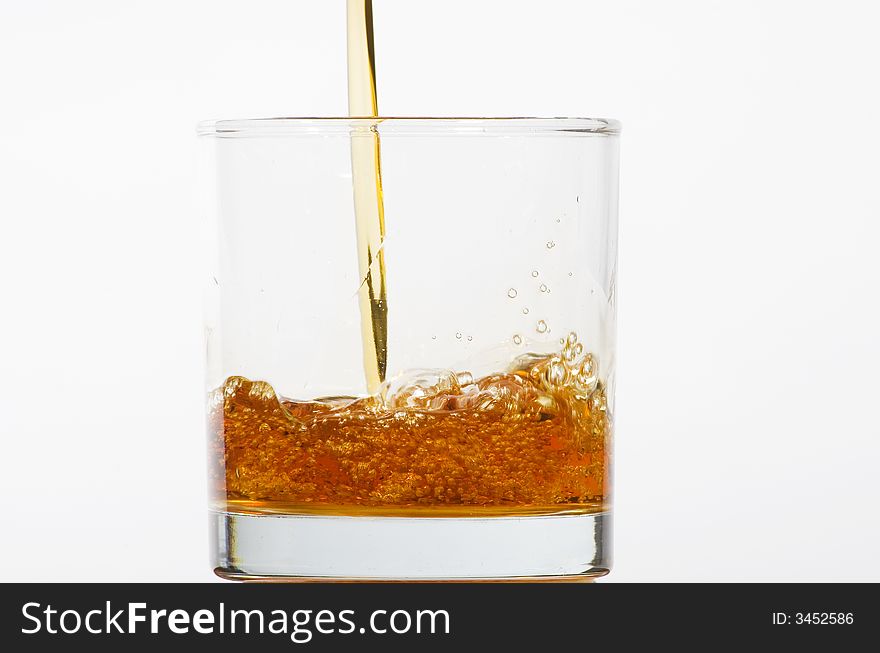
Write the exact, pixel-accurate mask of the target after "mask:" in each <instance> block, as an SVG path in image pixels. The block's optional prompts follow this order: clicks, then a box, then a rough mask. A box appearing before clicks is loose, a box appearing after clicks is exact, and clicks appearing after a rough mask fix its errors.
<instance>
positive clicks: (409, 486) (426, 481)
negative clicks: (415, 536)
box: [209, 334, 611, 514]
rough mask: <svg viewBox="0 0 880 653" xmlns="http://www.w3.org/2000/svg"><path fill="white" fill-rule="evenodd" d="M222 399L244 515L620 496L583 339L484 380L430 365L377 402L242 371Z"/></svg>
mask: <svg viewBox="0 0 880 653" xmlns="http://www.w3.org/2000/svg"><path fill="white" fill-rule="evenodd" d="M209 405H210V407H211V413H210V420H211V424H212V433H213V442H212V446H213V447H215V449H216V455H215V456H213V457H212V459H213V460H216V461H218V462H220V465H219V466H218V467H217V468H215V469H214V470H213V474H212V475H213V477H214V482H215V484H216V486H215V487H216V491H217V498H218V499H219V500H220V501H221V502H223V501H225V502H227V507H229V508H231V509H243V510H254V511H278V512H309V511H310V510H315V511H321V512H323V513H334V512H335V513H337V514H364V513H369V512H374V513H376V512H380V513H381V512H385V513H392V514H393V513H395V512H418V511H420V510H433V511H435V512H436V511H437V510H445V511H450V512H456V511H457V512H459V513H465V514H479V513H481V512H489V513H495V512H497V513H508V514H511V513H512V514H518V513H521V514H528V513H535V512H560V511H565V510H579V511H595V510H600V509H602V507H603V505H604V504H605V501H606V499H607V494H608V478H607V475H606V470H607V469H608V453H609V440H610V437H611V425H610V419H609V415H608V410H607V406H606V400H605V389H604V387H603V386H602V384H601V383H600V382H599V381H598V377H597V374H596V364H595V361H594V360H593V357H592V356H591V355H590V354H588V353H584V350H583V346H582V345H581V344H580V343H578V342H577V337H576V336H575V335H574V334H571V335H570V336H569V337H568V339H567V340H566V342H565V345H564V346H563V347H562V349H561V350H560V351H559V352H558V353H556V354H552V355H546V356H537V355H533V354H527V355H525V356H522V357H520V358H518V359H517V360H515V361H514V362H513V364H512V365H511V366H510V367H509V369H507V370H505V371H502V372H499V373H497V374H492V375H489V376H486V377H483V378H480V379H476V380H475V379H473V378H471V375H470V374H468V373H466V372H463V373H457V374H456V373H453V372H451V371H443V370H417V371H413V372H410V373H408V374H405V375H401V376H398V377H395V378H394V379H391V380H389V381H388V382H385V383H383V384H382V385H381V387H380V390H379V392H378V393H376V394H374V395H372V396H369V397H366V398H360V399H357V398H327V399H322V400H314V401H293V400H288V399H283V398H280V397H279V396H278V395H277V394H276V393H275V391H274V389H273V388H272V386H271V385H269V384H268V383H266V382H263V381H250V380H248V379H245V378H243V377H230V378H229V379H227V381H226V383H225V384H224V385H223V387H221V388H218V389H217V390H215V391H214V392H213V394H212V396H211V400H210V404H209Z"/></svg>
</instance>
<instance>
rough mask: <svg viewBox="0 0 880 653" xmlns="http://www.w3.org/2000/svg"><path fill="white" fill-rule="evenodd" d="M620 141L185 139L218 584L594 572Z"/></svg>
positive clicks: (406, 131)
mask: <svg viewBox="0 0 880 653" xmlns="http://www.w3.org/2000/svg"><path fill="white" fill-rule="evenodd" d="M618 133H619V125H618V124H617V123H616V122H615V121H612V120H599V119H587V118H552V119H539V118H492V119H484V118H378V119H349V118H280V119H263V120H222V121H214V122H209V123H203V124H201V125H200V126H199V134H200V144H201V146H202V148H203V149H202V154H203V155H204V163H205V165H204V166H203V170H204V172H205V173H206V174H204V175H203V179H204V181H205V182H206V187H205V202H204V206H205V207H206V210H207V212H208V216H207V217H208V219H209V221H210V222H211V223H212V224H213V225H216V228H214V229H212V230H211V232H212V234H213V239H214V246H215V247H214V250H213V251H214V253H215V255H214V256H213V257H212V261H213V262H212V267H213V269H212V270H211V271H210V273H209V276H208V284H207V285H208V294H209V301H208V311H207V313H208V314H207V357H208V372H207V386H208V445H209V453H208V455H209V479H210V501H211V506H210V510H211V524H212V526H211V530H212V542H213V543H212V547H213V549H212V555H213V556H214V558H213V564H214V567H215V569H216V572H217V573H218V574H219V575H221V576H223V577H227V578H243V579H246V578H264V577H268V578H323V579H508V578H539V577H551V578H552V577H583V576H596V575H602V574H604V573H607V572H608V570H609V569H610V564H611V549H610V515H611V511H610V492H611V489H610V488H611V483H610V477H611V434H612V421H613V420H612V415H613V413H614V409H613V406H614V404H613V396H614V368H615V360H614V357H615V329H616V327H615V297H614V295H615V275H616V260H617V177H618Z"/></svg>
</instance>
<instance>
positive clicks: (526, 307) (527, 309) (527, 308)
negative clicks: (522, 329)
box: [523, 306, 529, 315]
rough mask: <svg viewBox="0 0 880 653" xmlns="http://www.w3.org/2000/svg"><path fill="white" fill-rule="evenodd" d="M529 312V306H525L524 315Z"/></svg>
mask: <svg viewBox="0 0 880 653" xmlns="http://www.w3.org/2000/svg"><path fill="white" fill-rule="evenodd" d="M528 314H529V307H528V306H525V307H523V315H528Z"/></svg>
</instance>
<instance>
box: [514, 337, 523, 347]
mask: <svg viewBox="0 0 880 653" xmlns="http://www.w3.org/2000/svg"><path fill="white" fill-rule="evenodd" d="M513 344H515V345H521V344H522V336H521V335H519V334H516V335H515V336H513Z"/></svg>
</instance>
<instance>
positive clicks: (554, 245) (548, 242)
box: [547, 240, 556, 249]
mask: <svg viewBox="0 0 880 653" xmlns="http://www.w3.org/2000/svg"><path fill="white" fill-rule="evenodd" d="M554 247H556V243H554V242H553V241H552V240H548V241H547V249H553V248H554Z"/></svg>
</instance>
